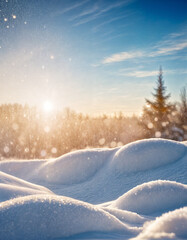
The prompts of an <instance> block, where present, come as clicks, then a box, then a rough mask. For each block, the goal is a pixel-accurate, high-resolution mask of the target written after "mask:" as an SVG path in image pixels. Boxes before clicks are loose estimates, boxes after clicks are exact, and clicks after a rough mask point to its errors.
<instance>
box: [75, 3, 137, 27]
mask: <svg viewBox="0 0 187 240" xmlns="http://www.w3.org/2000/svg"><path fill="white" fill-rule="evenodd" d="M133 1H134V0H125V1H120V2H116V3H114V4H108V5H107V6H105V7H102V8H101V7H100V8H98V7H97V6H96V8H95V9H93V11H92V10H87V11H85V12H82V13H80V14H79V15H77V16H75V17H73V18H72V19H71V20H75V19H78V18H81V19H80V21H77V22H76V23H75V24H74V25H73V26H75V27H76V26H80V25H82V24H85V23H88V22H91V21H93V20H95V19H98V18H99V17H102V16H103V14H106V13H108V12H109V11H111V10H114V9H115V8H120V7H122V6H125V5H128V4H130V3H132V2H133ZM91 13H93V14H92V15H91ZM86 15H90V16H88V17H86V18H83V19H82V17H84V16H86Z"/></svg>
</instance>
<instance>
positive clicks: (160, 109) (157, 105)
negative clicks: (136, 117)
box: [142, 67, 174, 138]
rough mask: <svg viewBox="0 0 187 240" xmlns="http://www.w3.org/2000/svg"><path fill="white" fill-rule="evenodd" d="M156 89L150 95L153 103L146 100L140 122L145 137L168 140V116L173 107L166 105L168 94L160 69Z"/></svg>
mask: <svg viewBox="0 0 187 240" xmlns="http://www.w3.org/2000/svg"><path fill="white" fill-rule="evenodd" d="M156 83H157V87H156V88H155V89H154V90H155V92H154V93H152V95H153V101H151V100H149V99H146V106H145V107H144V109H143V115H142V122H143V125H144V129H145V130H146V133H147V134H146V135H147V137H165V138H169V134H170V131H169V125H170V121H169V115H170V113H171V112H172V111H173V109H174V105H171V104H170V103H168V99H169V98H170V94H166V87H165V86H164V80H163V72H162V68H161V67H160V71H159V75H158V79H157V82H156Z"/></svg>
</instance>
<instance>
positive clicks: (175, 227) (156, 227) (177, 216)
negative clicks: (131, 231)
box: [133, 207, 187, 240]
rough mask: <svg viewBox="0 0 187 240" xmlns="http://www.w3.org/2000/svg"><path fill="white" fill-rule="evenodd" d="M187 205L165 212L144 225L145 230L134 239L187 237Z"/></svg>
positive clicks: (165, 239) (150, 239) (149, 239)
mask: <svg viewBox="0 0 187 240" xmlns="http://www.w3.org/2000/svg"><path fill="white" fill-rule="evenodd" d="M186 237H187V207H184V208H181V209H177V210H175V211H173V212H169V213H165V214H163V215H162V216H161V217H158V218H156V220H154V221H152V222H151V223H150V222H149V223H146V224H145V225H144V230H143V232H142V233H140V234H139V235H138V236H137V237H136V238H133V239H134V240H152V239H163V240H167V239H175V240H176V239H186Z"/></svg>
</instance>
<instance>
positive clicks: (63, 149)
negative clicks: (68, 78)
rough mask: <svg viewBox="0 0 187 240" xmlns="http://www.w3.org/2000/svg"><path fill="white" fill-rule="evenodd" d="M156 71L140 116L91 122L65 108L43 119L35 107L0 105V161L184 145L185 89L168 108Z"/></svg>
mask: <svg viewBox="0 0 187 240" xmlns="http://www.w3.org/2000/svg"><path fill="white" fill-rule="evenodd" d="M170 98H171V96H170V94H167V93H166V87H165V86H164V80H163V73H162V69H160V72H159V75H158V79H157V82H156V88H155V89H154V93H153V100H149V99H146V104H145V106H144V108H143V113H142V115H141V116H135V115H134V116H132V117H127V116H125V115H124V114H123V113H122V112H120V113H116V114H114V115H112V116H111V115H110V116H109V115H105V114H103V115H101V116H98V117H92V116H89V115H83V114H81V113H76V112H75V111H73V110H71V109H68V108H67V109H65V110H63V111H58V112H56V113H53V114H50V115H47V114H45V113H43V112H42V111H39V110H38V109H37V108H36V107H30V106H28V105H21V104H17V103H16V104H3V105H0V158H1V159H4V158H18V159H20V158H21V159H34V158H50V157H58V156H60V155H62V154H64V153H67V152H70V151H73V150H77V149H84V148H90V147H117V146H122V145H124V144H126V143H129V142H132V141H135V140H138V139H143V138H151V137H153V138H154V137H157V138H158V137H161V138H167V139H173V140H177V141H184V140H187V96H186V89H185V88H183V89H182V90H181V93H180V102H179V103H171V102H170Z"/></svg>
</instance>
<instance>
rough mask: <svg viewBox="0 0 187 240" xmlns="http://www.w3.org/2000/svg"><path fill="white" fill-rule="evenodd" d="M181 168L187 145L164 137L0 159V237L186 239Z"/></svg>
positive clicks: (186, 195) (186, 192)
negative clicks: (30, 157) (31, 157)
mask: <svg viewBox="0 0 187 240" xmlns="http://www.w3.org/2000/svg"><path fill="white" fill-rule="evenodd" d="M186 172H187V146H186V145H185V144H184V143H178V142H175V141H168V140H163V139H150V140H141V141H137V142H133V143H130V144H127V145H125V146H124V147H118V148H114V149H93V150H81V151H76V152H73V153H69V154H65V155H63V156H62V157H59V158H57V159H51V160H29V161H28V160H24V161H23V160H7V161H2V162H0V222H1V224H0V239H3V240H6V239H7V240H11V239H28V240H31V239H39V240H40V239H41V240H43V239H51V240H52V239H72V238H73V239H130V238H135V239H184V238H187V233H186V230H185V227H184V224H183V223H185V224H186V206H187V185H186V183H187V175H186ZM179 208H180V209H179ZM168 211H172V212H168ZM162 214H163V215H162ZM156 216H157V217H158V218H156ZM174 226H176V228H174ZM178 229H179V230H178Z"/></svg>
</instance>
